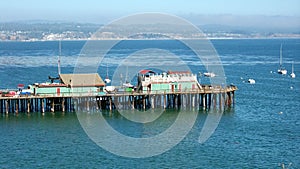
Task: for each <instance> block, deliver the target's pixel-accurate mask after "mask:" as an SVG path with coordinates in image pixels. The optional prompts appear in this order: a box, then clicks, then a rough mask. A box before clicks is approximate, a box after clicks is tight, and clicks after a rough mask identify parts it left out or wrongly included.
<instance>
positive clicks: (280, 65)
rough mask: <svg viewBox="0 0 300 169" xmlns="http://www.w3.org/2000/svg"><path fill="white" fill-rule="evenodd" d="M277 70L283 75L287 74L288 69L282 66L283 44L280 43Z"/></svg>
mask: <svg viewBox="0 0 300 169" xmlns="http://www.w3.org/2000/svg"><path fill="white" fill-rule="evenodd" d="M277 72H278V73H279V74H283V75H286V74H287V70H286V69H285V68H284V67H283V66H282V44H281V45H280V56H279V69H278V70H277Z"/></svg>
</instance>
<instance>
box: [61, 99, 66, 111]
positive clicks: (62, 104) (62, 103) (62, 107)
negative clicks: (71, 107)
mask: <svg viewBox="0 0 300 169" xmlns="http://www.w3.org/2000/svg"><path fill="white" fill-rule="evenodd" d="M61 109H62V110H61V111H62V112H65V98H62V101H61Z"/></svg>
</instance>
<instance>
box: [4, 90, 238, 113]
mask: <svg viewBox="0 0 300 169" xmlns="http://www.w3.org/2000/svg"><path fill="white" fill-rule="evenodd" d="M236 90H237V87H236V86H233V85H230V86H226V87H221V86H210V85H203V86H202V89H197V90H190V91H176V92H174V91H157V92H155V91H151V92H149V93H137V92H114V93H106V94H101V95H99V94H94V93H88V94H86V95H84V94H81V95H73V96H70V95H69V96H64V95H63V94H61V95H56V96H55V95H43V96H35V95H30V96H14V97H0V112H1V113H2V114H10V113H13V114H18V113H32V112H41V113H42V114H44V113H45V112H53V113H54V112H73V111H94V110H120V109H128V110H129V109H138V110H141V111H142V110H148V109H155V108H164V109H169V108H170V109H185V108H196V109H199V110H209V109H211V108H214V109H222V110H223V109H224V108H231V107H233V106H234V104H235V103H234V92H235V91H236Z"/></svg>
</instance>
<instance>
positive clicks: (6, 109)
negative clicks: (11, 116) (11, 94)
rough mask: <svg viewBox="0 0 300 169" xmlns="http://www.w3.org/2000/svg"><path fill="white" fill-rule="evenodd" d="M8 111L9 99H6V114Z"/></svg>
mask: <svg viewBox="0 0 300 169" xmlns="http://www.w3.org/2000/svg"><path fill="white" fill-rule="evenodd" d="M8 111H9V107H8V100H7V99H6V100H5V112H6V114H8Z"/></svg>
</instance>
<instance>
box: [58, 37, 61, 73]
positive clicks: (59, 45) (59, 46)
mask: <svg viewBox="0 0 300 169" xmlns="http://www.w3.org/2000/svg"><path fill="white" fill-rule="evenodd" d="M58 48H59V54H58V57H57V72H58V75H60V56H61V40H59V44H58Z"/></svg>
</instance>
